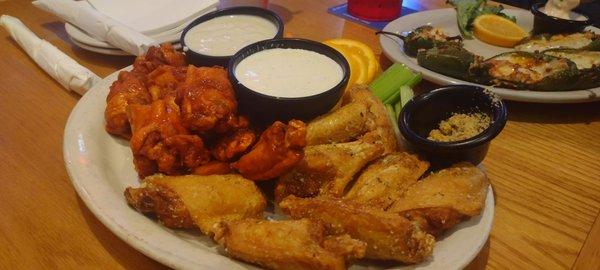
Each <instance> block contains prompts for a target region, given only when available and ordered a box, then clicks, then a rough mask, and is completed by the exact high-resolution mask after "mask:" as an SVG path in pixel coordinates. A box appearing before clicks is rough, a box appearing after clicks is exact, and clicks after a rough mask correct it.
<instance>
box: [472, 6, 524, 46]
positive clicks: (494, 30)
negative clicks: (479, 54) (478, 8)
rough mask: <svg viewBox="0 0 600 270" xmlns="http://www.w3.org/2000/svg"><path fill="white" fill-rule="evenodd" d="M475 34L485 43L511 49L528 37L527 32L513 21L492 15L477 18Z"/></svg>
mask: <svg viewBox="0 0 600 270" xmlns="http://www.w3.org/2000/svg"><path fill="white" fill-rule="evenodd" d="M473 34H475V37H477V38H478V39H479V40H481V41H483V42H485V43H489V44H492V45H496V46H501V47H509V48H512V47H514V46H515V44H517V42H519V41H521V40H522V39H523V38H525V37H527V32H525V30H523V28H521V27H520V26H519V25H517V24H516V23H514V22H513V21H511V20H509V19H507V18H504V17H501V16H498V15H492V14H486V15H481V16H479V17H477V18H475V21H473Z"/></svg>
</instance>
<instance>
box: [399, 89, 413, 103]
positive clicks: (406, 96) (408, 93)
mask: <svg viewBox="0 0 600 270" xmlns="http://www.w3.org/2000/svg"><path fill="white" fill-rule="evenodd" d="M414 96H415V93H414V92H413V90H412V89H411V88H410V87H408V86H402V87H400V101H401V102H402V107H404V105H406V102H408V101H409V100H411V99H412V98H413V97H414Z"/></svg>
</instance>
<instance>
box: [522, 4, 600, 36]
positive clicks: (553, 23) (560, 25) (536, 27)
mask: <svg viewBox="0 0 600 270" xmlns="http://www.w3.org/2000/svg"><path fill="white" fill-rule="evenodd" d="M544 5H545V3H534V4H533V5H531V13H533V30H532V33H531V34H532V35H537V34H558V33H574V32H581V31H583V29H584V28H585V27H586V26H588V25H591V24H592V20H591V19H590V17H589V16H587V15H585V14H582V13H580V12H577V11H574V12H577V13H578V14H581V15H582V16H584V17H586V18H587V20H585V21H574V20H565V19H561V18H557V17H553V16H549V15H546V14H545V13H544V12H542V11H540V8H542V7H544Z"/></svg>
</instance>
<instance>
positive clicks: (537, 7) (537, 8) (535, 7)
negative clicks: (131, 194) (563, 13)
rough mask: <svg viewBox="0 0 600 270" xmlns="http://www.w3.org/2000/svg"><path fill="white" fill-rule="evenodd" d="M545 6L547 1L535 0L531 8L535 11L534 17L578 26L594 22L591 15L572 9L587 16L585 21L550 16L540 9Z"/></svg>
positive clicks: (532, 11)
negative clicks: (538, 0)
mask: <svg viewBox="0 0 600 270" xmlns="http://www.w3.org/2000/svg"><path fill="white" fill-rule="evenodd" d="M544 6H546V3H545V2H533V3H532V4H531V8H530V10H531V13H533V16H534V17H542V18H547V19H550V20H554V21H556V22H557V23H568V24H571V25H577V26H587V25H591V24H592V19H591V18H590V16H589V15H587V14H585V13H582V12H579V11H578V12H575V11H571V12H575V13H577V14H579V15H582V16H584V17H585V18H586V20H585V21H576V20H567V19H563V18H558V17H554V16H550V15H548V14H546V13H544V12H542V11H541V10H540V8H542V7H544Z"/></svg>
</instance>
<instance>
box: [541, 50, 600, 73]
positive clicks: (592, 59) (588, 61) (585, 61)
mask: <svg viewBox="0 0 600 270" xmlns="http://www.w3.org/2000/svg"><path fill="white" fill-rule="evenodd" d="M545 54H549V55H553V56H556V57H562V58H567V59H569V60H571V61H573V62H575V64H576V65H577V68H578V69H587V68H591V67H592V66H594V65H596V66H600V52H597V51H581V52H576V53H569V52H560V51H554V52H546V53H545Z"/></svg>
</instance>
